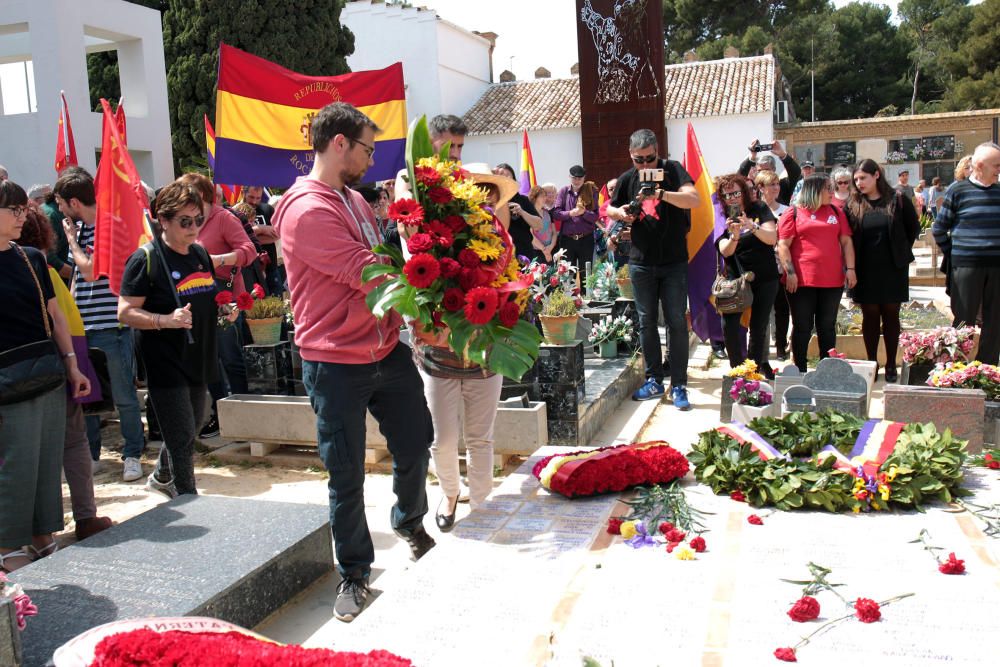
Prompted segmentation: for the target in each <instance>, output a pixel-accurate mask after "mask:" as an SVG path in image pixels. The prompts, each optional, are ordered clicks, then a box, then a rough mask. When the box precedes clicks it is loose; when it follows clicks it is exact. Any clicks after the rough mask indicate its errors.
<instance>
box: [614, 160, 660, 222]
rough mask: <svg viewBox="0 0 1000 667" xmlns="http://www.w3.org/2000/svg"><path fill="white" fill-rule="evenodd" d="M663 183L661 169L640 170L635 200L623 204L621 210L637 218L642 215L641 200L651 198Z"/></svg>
mask: <svg viewBox="0 0 1000 667" xmlns="http://www.w3.org/2000/svg"><path fill="white" fill-rule="evenodd" d="M662 182H663V170H662V169H640V170H639V191H638V192H637V193H636V195H635V199H633V200H632V201H630V202H629V203H628V204H625V206H624V207H623V210H624V211H625V213H627V214H628V215H632V216H637V215H639V214H640V213H642V200H643V199H647V198H649V197H652V196H653V195H654V194H656V190H657V189H658V188H659V187H660V185H659V184H660V183H662Z"/></svg>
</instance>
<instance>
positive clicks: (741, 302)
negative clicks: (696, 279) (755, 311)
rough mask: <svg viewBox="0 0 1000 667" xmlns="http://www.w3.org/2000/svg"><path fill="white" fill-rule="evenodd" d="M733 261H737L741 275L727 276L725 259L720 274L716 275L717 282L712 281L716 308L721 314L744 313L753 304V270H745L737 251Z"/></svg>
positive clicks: (720, 267)
mask: <svg viewBox="0 0 1000 667" xmlns="http://www.w3.org/2000/svg"><path fill="white" fill-rule="evenodd" d="M720 254H721V253H720ZM733 261H734V262H736V268H737V269H738V270H739V272H740V275H739V276H738V277H736V278H727V277H726V268H725V267H726V263H725V259H723V261H722V263H721V264H720V266H719V274H718V275H717V276H715V282H713V283H712V296H713V297H714V299H713V300H714V301H715V310H716V312H718V313H719V315H732V314H734V313H742V312H743V311H744V310H746V309H747V308H749V307H750V306H752V305H753V291H752V290H751V289H750V281H751V280H753V272H745V271H743V266H742V265H741V264H740V260H739V259H738V258H737V257H736V254H735V253H733Z"/></svg>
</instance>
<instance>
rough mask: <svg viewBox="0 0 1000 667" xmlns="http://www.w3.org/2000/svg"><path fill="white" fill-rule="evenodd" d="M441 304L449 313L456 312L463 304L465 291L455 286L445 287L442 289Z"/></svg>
mask: <svg viewBox="0 0 1000 667" xmlns="http://www.w3.org/2000/svg"><path fill="white" fill-rule="evenodd" d="M441 305H442V306H444V309H445V310H447V311H448V312H449V313H457V312H458V311H460V310H462V307H463V306H465V292H463V291H462V290H460V289H458V288H457V287H452V288H450V289H446V290H445V291H444V298H443V299H442V300H441Z"/></svg>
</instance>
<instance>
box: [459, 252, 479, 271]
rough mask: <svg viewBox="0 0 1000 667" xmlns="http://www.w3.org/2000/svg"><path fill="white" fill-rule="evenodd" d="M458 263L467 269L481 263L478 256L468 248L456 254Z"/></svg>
mask: <svg viewBox="0 0 1000 667" xmlns="http://www.w3.org/2000/svg"><path fill="white" fill-rule="evenodd" d="M458 263H459V264H461V265H462V266H464V267H465V268H467V269H474V268H476V267H477V266H479V265H480V264H481V263H482V262H481V260H480V259H479V255H477V254H476V253H475V252H473V251H472V250H469V249H468V248H463V249H462V252H460V253H458Z"/></svg>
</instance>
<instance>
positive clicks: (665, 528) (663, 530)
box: [657, 521, 674, 535]
mask: <svg viewBox="0 0 1000 667" xmlns="http://www.w3.org/2000/svg"><path fill="white" fill-rule="evenodd" d="M673 529H674V524H672V523H670V522H669V521H664V522H663V523H661V524H660V525H659V527H658V528H657V530H659V531H660V534H661V535H666V534H667V533H669V532H670V531H671V530H673Z"/></svg>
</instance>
